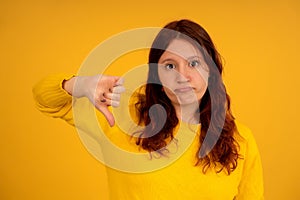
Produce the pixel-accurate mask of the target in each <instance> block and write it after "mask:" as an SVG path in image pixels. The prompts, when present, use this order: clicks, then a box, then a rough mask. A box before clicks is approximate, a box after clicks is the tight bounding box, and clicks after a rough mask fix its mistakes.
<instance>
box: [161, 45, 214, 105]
mask: <svg viewBox="0 0 300 200" xmlns="http://www.w3.org/2000/svg"><path fill="white" fill-rule="evenodd" d="M208 71H209V70H208V66H207V64H206V63H205V62H204V58H203V56H202V54H201V52H200V51H199V49H197V48H195V47H194V46H193V45H192V44H191V43H189V42H188V41H186V40H183V39H174V40H173V41H172V42H171V43H170V44H169V46H168V47H167V49H166V51H165V52H164V53H163V54H162V56H161V57H160V59H159V61H158V75H159V79H160V81H161V83H162V85H163V89H164V91H165V93H166V95H167V96H168V97H169V99H170V100H171V102H172V104H173V106H183V105H188V104H192V103H196V102H197V103H199V101H200V100H201V98H202V97H203V95H204V93H205V91H206V89H207V82H208V73H209V72H208Z"/></svg>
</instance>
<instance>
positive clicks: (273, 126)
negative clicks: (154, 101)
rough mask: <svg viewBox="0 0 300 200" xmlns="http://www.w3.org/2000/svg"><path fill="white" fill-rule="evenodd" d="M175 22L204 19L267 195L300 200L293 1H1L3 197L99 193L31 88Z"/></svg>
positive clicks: (97, 181)
mask: <svg viewBox="0 0 300 200" xmlns="http://www.w3.org/2000/svg"><path fill="white" fill-rule="evenodd" d="M181 18H189V19H192V20H195V21H197V22H199V23H200V24H202V25H203V26H204V27H205V28H206V29H207V31H208V32H209V33H210V35H211V37H212V38H213V40H214V42H215V43H216V46H217V48H218V49H219V51H220V53H221V55H222V56H223V57H224V60H225V76H224V79H225V82H226V85H227V88H228V92H229V94H230V95H231V97H232V106H233V111H234V114H235V116H236V117H237V119H239V120H240V121H241V122H243V123H245V124H246V125H248V126H249V127H250V128H251V129H252V131H253V133H254V135H255V137H256V140H257V143H258V146H259V149H260V152H261V156H262V161H263V168H264V178H265V197H266V199H272V200H274V199H275V200H276V199H279V200H281V199H299V198H300V190H299V189H298V187H299V185H300V172H299V168H300V161H299V150H298V149H299V147H300V136H299V135H300V131H299V124H300V120H299V112H300V109H299V101H300V98H299V97H300V95H299V94H298V93H299V86H300V84H299V78H298V77H299V72H300V62H299V57H300V56H299V52H300V51H299V45H300V39H299V35H300V26H299V24H300V3H299V1H297V0H282V1H276V0H275V1H263V2H262V1H258V0H252V1H201V0H197V1H196V0H195V1H162V0H159V1H158V0H151V1H147V2H146V3H142V1H118V2H117V1H71V0H68V1H54V0H53V1H49V0H46V1H32V0H31V1H9V0H2V1H0V58H1V59H0V60H1V73H0V81H1V84H0V91H1V104H0V110H1V120H0V122H1V131H0V133H1V138H0V160H1V163H0V199H1V200H15V199H18V200H19V199H22V200H23V199H26V200H27V199H28V200H29V199H30V200H40V199H43V200H44V199H49V200H52V199H73V200H77V199H78V200H82V199H88V200H94V199H95V200H96V199H107V185H106V181H105V179H106V177H105V173H104V168H103V166H102V165H101V164H100V163H99V162H98V161H96V160H95V159H94V158H93V157H92V156H91V155H90V154H89V153H88V152H87V151H86V150H85V148H84V146H83V145H82V144H81V141H80V140H79V138H78V135H77V132H76V130H75V129H74V128H73V127H71V126H69V125H67V124H66V123H65V122H64V121H62V120H54V119H50V118H48V117H46V116H44V115H43V114H41V113H39V112H38V111H37V110H36V109H35V107H34V102H33V99H32V93H31V88H32V86H33V85H34V83H36V82H37V81H38V80H39V79H41V78H42V77H44V76H46V75H48V74H53V73H58V72H66V73H76V72H77V70H78V68H79V66H80V65H81V63H82V62H83V60H84V59H85V57H86V56H87V55H88V53H89V52H90V51H91V50H92V49H93V48H94V47H96V46H97V45H98V44H99V43H100V42H101V41H103V40H105V39H107V38H108V37H110V36H112V35H114V34H117V33H119V32H121V31H125V30H129V29H132V28H139V27H145V26H163V25H165V24H166V23H167V22H169V21H172V20H175V19H181ZM120 67H122V66H120Z"/></svg>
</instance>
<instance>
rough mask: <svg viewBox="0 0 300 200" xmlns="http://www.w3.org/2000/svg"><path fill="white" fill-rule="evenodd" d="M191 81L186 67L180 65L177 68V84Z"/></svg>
mask: <svg viewBox="0 0 300 200" xmlns="http://www.w3.org/2000/svg"><path fill="white" fill-rule="evenodd" d="M190 79H191V74H190V72H189V70H188V67H187V66H186V65H181V66H179V67H178V68H177V82H178V83H184V82H189V81H190Z"/></svg>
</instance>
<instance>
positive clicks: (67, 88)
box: [62, 77, 76, 96]
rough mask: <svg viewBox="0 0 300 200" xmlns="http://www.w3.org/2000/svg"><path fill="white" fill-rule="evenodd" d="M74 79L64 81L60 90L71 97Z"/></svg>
mask: <svg viewBox="0 0 300 200" xmlns="http://www.w3.org/2000/svg"><path fill="white" fill-rule="evenodd" d="M75 79H76V77H72V78H71V79H68V80H64V81H63V83H62V88H63V89H64V90H65V91H66V92H68V93H69V94H70V95H72V96H73V88H74V83H75Z"/></svg>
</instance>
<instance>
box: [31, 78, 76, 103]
mask: <svg viewBox="0 0 300 200" xmlns="http://www.w3.org/2000/svg"><path fill="white" fill-rule="evenodd" d="M73 76H74V75H66V74H56V75H50V76H48V77H46V78H44V79H42V80H41V81H39V82H38V83H37V84H36V85H35V86H34V87H33V90H32V91H33V96H34V99H35V101H36V103H38V104H39V105H40V106H42V107H48V108H55V107H61V106H63V105H65V104H66V103H67V102H71V101H72V96H71V95H70V94H69V93H68V92H67V91H66V90H64V89H63V87H62V84H63V82H64V81H65V80H69V79H71V78H72V77H73Z"/></svg>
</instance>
